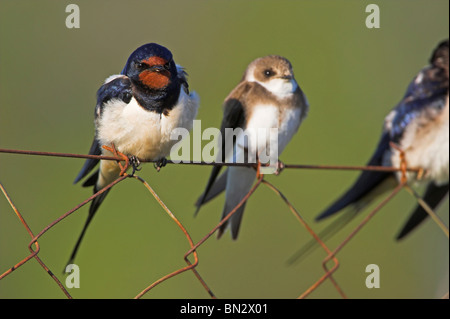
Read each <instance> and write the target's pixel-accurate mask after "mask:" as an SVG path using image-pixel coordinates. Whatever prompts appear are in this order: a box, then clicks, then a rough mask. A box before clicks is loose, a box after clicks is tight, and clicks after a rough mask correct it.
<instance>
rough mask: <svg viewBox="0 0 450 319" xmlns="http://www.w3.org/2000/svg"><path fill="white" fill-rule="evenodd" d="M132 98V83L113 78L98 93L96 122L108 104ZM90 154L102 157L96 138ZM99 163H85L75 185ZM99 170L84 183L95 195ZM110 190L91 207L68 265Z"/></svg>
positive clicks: (124, 77)
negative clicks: (91, 187) (90, 187)
mask: <svg viewBox="0 0 450 319" xmlns="http://www.w3.org/2000/svg"><path fill="white" fill-rule="evenodd" d="M131 98H132V88H131V81H130V79H129V78H128V77H126V76H116V77H114V78H112V79H111V80H110V81H107V82H106V83H105V84H103V85H102V86H101V87H100V89H99V90H98V91H97V105H96V107H95V119H96V121H97V120H98V118H99V117H100V116H101V115H102V112H103V109H104V108H105V107H107V103H108V102H110V101H112V100H114V99H118V100H121V101H122V102H125V103H127V104H128V103H130V101H131ZM89 154H94V155H100V154H101V149H100V143H99V141H98V140H97V138H94V142H93V143H92V146H91V149H90V151H89ZM98 162H99V160H98V159H87V160H86V162H85V163H84V166H83V168H82V169H81V171H80V173H79V174H78V176H77V178H76V179H75V183H76V182H78V181H80V180H81V179H82V178H84V177H85V176H86V175H87V174H89V172H90V171H92V169H93V168H94V167H95V166H96V165H97V163H98ZM98 174H99V170H97V171H95V172H94V173H93V174H92V175H91V176H90V177H89V178H88V179H87V180H86V181H85V182H84V183H83V186H85V187H86V186H94V194H95V193H97V192H98V191H99V190H100V189H98V187H97V185H96V183H97V178H98ZM109 191H110V189H108V190H106V191H105V192H103V193H101V194H100V195H99V196H97V197H95V198H94V199H93V200H92V202H91V206H90V207H89V215H88V217H87V220H86V222H85V224H84V227H83V230H82V232H81V234H80V236H79V237H78V240H77V243H76V244H75V247H74V249H73V251H72V254H71V255H70V259H69V261H68V263H67V264H71V263H73V261H74V259H75V256H76V254H77V252H78V248H79V247H80V244H81V241H82V240H83V237H84V234H85V233H86V230H87V228H88V226H89V224H90V223H91V221H92V218H93V217H94V215H95V212H96V211H97V209H98V207H99V206H100V204H101V203H102V202H103V200H104V199H105V197H106V195H107V194H108V192H109Z"/></svg>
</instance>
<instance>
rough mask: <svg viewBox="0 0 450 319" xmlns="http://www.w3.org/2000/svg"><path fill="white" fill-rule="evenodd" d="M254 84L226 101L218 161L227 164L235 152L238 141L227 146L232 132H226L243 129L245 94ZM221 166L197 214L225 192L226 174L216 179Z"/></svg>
mask: <svg viewBox="0 0 450 319" xmlns="http://www.w3.org/2000/svg"><path fill="white" fill-rule="evenodd" d="M253 85H254V84H252V83H249V82H241V83H240V84H239V85H238V86H237V87H236V88H235V89H234V90H233V91H232V92H231V93H230V95H229V96H228V97H227V98H226V99H225V102H224V105H223V112H224V113H223V119H222V124H221V127H220V133H221V138H222V139H221V143H222V144H221V149H220V150H219V151H220V153H219V155H218V159H220V160H221V161H222V163H224V162H225V160H226V159H227V158H228V155H229V154H230V153H231V152H233V148H234V144H235V143H236V140H235V139H234V140H233V145H226V143H225V141H226V140H229V138H228V136H227V135H231V134H232V132H231V130H226V129H227V128H230V129H233V130H234V129H236V128H238V127H240V128H242V127H243V125H244V123H245V107H246V106H245V103H244V101H245V98H244V94H245V93H246V92H248V91H249V89H250V87H249V86H253ZM221 168H222V167H221V166H214V167H213V168H212V171H211V175H210V177H209V180H208V184H207V185H206V189H205V191H204V192H203V194H202V195H201V196H200V197H199V198H198V199H197V202H196V203H195V205H196V206H197V210H196V212H195V214H197V213H198V211H199V210H200V207H201V206H202V205H203V204H205V203H206V202H208V201H210V200H211V199H213V198H214V197H215V196H217V195H219V194H220V193H221V192H223V191H224V190H225V187H226V184H227V183H226V172H225V173H224V174H222V176H221V177H220V178H219V180H218V181H217V182H216V178H217V176H218V175H219V173H220V170H221Z"/></svg>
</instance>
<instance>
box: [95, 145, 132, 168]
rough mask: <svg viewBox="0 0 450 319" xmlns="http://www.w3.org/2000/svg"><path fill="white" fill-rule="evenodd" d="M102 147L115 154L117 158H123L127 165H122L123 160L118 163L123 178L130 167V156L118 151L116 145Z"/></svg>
mask: <svg viewBox="0 0 450 319" xmlns="http://www.w3.org/2000/svg"><path fill="white" fill-rule="evenodd" d="M102 147H103V149H105V150H107V151H110V152H111V153H113V154H114V155H115V156H117V157H121V158H122V161H124V162H125V164H124V165H122V163H121V160H118V161H117V164H119V167H120V176H123V175H124V174H125V172H126V170H127V169H128V167H129V166H130V159H129V158H128V156H126V155H125V154H123V153H121V152H119V151H118V150H117V149H116V146H115V145H114V143H111V147H109V146H106V145H103V146H102ZM133 172H134V171H133Z"/></svg>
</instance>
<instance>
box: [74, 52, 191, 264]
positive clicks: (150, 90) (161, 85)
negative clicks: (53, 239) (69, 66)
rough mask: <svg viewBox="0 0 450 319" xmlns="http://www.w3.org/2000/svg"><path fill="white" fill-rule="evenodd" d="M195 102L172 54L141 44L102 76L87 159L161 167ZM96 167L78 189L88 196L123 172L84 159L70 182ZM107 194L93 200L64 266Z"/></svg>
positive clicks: (188, 125)
mask: <svg viewBox="0 0 450 319" xmlns="http://www.w3.org/2000/svg"><path fill="white" fill-rule="evenodd" d="M198 102H199V99H198V96H197V94H196V93H195V92H191V93H190V92H189V87H188V83H187V79H186V73H185V71H184V69H183V68H182V67H181V66H179V65H177V64H175V61H174V60H173V57H172V53H171V52H170V51H169V50H168V49H167V48H165V47H163V46H161V45H159V44H156V43H149V44H145V45H143V46H141V47H139V48H137V49H136V50H135V51H134V52H133V53H132V54H131V55H130V57H129V58H128V60H127V62H126V64H125V67H124V69H123V70H122V72H121V73H120V74H117V75H112V76H110V77H108V78H107V79H106V80H105V82H104V84H103V85H102V86H101V87H100V89H99V90H98V91H97V105H96V107H95V137H94V141H93V143H92V146H91V148H90V151H89V154H93V155H105V156H117V154H121V155H124V156H126V157H129V158H130V159H131V160H132V163H133V166H134V167H133V170H134V169H135V166H136V165H137V164H138V163H139V159H141V160H152V161H158V162H159V164H160V165H163V164H164V161H165V158H166V157H167V156H168V155H169V154H170V150H171V147H172V146H173V145H174V144H175V143H177V142H178V141H177V140H172V139H171V138H170V135H171V132H172V131H173V130H174V129H176V128H185V129H188V130H190V129H191V128H192V125H193V120H194V119H195V117H196V115H197V109H198V106H199V104H198ZM105 147H106V148H105ZM98 162H100V165H99V168H98V169H97V170H96V171H95V172H94V173H92V174H91V175H90V176H89V177H88V178H87V179H86V181H85V182H84V184H83V186H86V187H88V186H93V191H94V193H96V192H98V191H99V190H101V189H102V188H104V187H105V186H107V185H108V184H110V183H112V182H113V181H115V180H116V179H117V178H119V176H120V174H123V173H124V172H123V171H122V170H121V167H119V165H118V163H116V162H115V161H108V160H100V161H99V160H97V159H87V160H86V162H85V163H84V166H83V167H82V169H81V171H80V172H79V174H78V176H77V177H76V179H75V182H74V183H77V182H79V181H80V180H82V179H83V178H85V177H86V176H87V175H88V174H89V173H90V172H91V171H92V170H93V169H94V168H95V167H96V165H97V164H98ZM109 190H110V189H108V190H107V191H105V192H103V193H102V194H100V195H99V196H97V197H96V198H94V199H93V201H92V203H91V206H90V208H89V215H88V218H87V220H86V222H85V225H84V227H83V230H82V232H81V235H80V236H79V238H78V241H77V243H76V245H75V248H74V250H73V252H72V254H71V256H70V261H69V263H71V262H72V261H73V260H74V258H75V255H76V253H77V251H78V248H79V246H80V243H81V241H82V239H83V237H84V235H85V232H86V230H87V228H88V226H89V224H90V223H91V221H92V218H93V217H94V215H95V212H96V211H97V209H98V208H99V206H100V204H101V203H102V202H103V200H104V199H105V197H106V195H107V194H108V192H109Z"/></svg>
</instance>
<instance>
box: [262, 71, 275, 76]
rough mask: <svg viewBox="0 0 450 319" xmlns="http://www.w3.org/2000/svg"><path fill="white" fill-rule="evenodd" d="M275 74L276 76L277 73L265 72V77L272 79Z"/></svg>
mask: <svg viewBox="0 0 450 319" xmlns="http://www.w3.org/2000/svg"><path fill="white" fill-rule="evenodd" d="M274 74H275V72H273V71H272V70H271V69H266V70H264V76H265V77H267V78H270V77H271V76H273V75H274Z"/></svg>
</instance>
